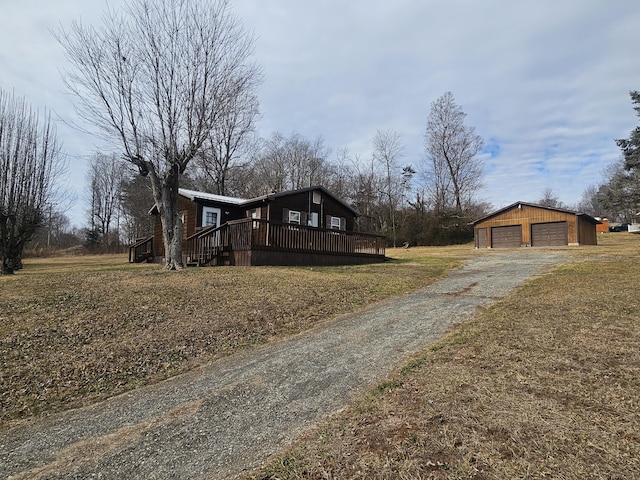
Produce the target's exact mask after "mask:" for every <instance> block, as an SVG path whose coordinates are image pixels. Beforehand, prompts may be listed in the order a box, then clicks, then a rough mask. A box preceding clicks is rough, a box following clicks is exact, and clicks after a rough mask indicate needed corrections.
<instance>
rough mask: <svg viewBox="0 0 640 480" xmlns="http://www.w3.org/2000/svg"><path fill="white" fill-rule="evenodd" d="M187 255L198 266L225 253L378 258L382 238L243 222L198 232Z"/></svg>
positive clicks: (300, 226) (291, 225)
mask: <svg viewBox="0 0 640 480" xmlns="http://www.w3.org/2000/svg"><path fill="white" fill-rule="evenodd" d="M188 241H190V242H192V245H191V246H190V249H189V251H190V252H191V255H193V256H195V257H197V259H198V262H197V263H198V264H200V265H201V264H203V263H202V262H204V263H208V262H210V261H211V259H212V258H213V257H212V255H215V254H217V253H219V252H220V251H221V250H222V249H227V250H235V251H241V250H272V251H281V252H294V253H313V254H328V255H356V256H361V255H363V256H369V255H375V256H382V257H384V255H385V247H386V237H384V236H383V235H374V234H369V233H358V232H345V231H343V230H331V229H323V228H315V227H309V226H306V225H295V224H289V223H277V222H271V221H268V220H261V219H253V218H245V219H240V220H232V221H229V222H227V223H226V224H224V225H222V226H220V227H217V228H210V227H209V228H207V229H205V230H201V231H200V232H197V233H195V234H193V235H191V236H190V237H189V238H188Z"/></svg>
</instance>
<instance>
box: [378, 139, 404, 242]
mask: <svg viewBox="0 0 640 480" xmlns="http://www.w3.org/2000/svg"><path fill="white" fill-rule="evenodd" d="M403 151H404V146H403V145H402V140H401V137H400V134H399V133H398V132H394V131H391V130H385V131H380V130H379V131H378V132H376V135H375V137H374V138H373V160H374V161H375V163H376V164H377V165H378V167H379V168H381V170H382V176H381V177H382V191H381V192H380V193H381V194H382V198H383V199H384V203H385V206H386V210H387V215H386V217H387V218H386V223H387V225H388V228H389V229H390V230H391V239H392V242H393V246H394V247H395V246H396V227H397V225H396V214H397V212H398V208H399V206H400V204H401V202H402V199H403V198H404V195H405V193H406V190H407V188H408V182H409V181H410V180H411V176H412V173H410V172H413V170H412V169H411V168H410V167H405V168H404V169H402V168H401V167H400V158H401V157H402V155H403Z"/></svg>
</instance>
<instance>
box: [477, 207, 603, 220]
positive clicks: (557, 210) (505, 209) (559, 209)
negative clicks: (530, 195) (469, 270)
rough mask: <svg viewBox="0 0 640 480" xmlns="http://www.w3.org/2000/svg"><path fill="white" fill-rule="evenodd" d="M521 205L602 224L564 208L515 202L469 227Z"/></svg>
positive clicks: (584, 214) (585, 215)
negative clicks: (567, 214)
mask: <svg viewBox="0 0 640 480" xmlns="http://www.w3.org/2000/svg"><path fill="white" fill-rule="evenodd" d="M521 205H524V206H527V207H535V208H544V209H545V210H553V211H554V212H563V213H569V214H572V215H576V216H578V217H582V218H584V219H585V220H587V221H589V222H592V223H594V224H599V223H602V222H600V221H599V220H596V219H595V218H593V217H592V216H590V215H587V214H586V213H579V212H575V211H573V210H567V209H564V208H556V207H547V206H544V205H537V204H535V203H528V202H516V203H512V204H511V205H508V206H506V207H504V208H501V209H500V210H496V211H495V212H493V213H490V214H489V215H486V216H484V217H482V218H479V219H478V220H475V221H473V222H471V225H475V224H477V223H480V222H483V221H485V220H488V219H489V218H492V217H495V216H498V215H500V214H501V213H504V212H506V211H509V210H511V209H513V208H518V207H520V206H521Z"/></svg>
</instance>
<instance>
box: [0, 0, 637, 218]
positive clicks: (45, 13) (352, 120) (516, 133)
mask: <svg viewBox="0 0 640 480" xmlns="http://www.w3.org/2000/svg"><path fill="white" fill-rule="evenodd" d="M230 3H231V8H232V10H233V11H234V12H235V13H236V14H237V16H238V17H239V18H240V19H241V21H242V22H243V24H244V26H245V28H246V29H248V30H249V31H252V32H253V33H254V35H255V38H256V42H255V55H254V59H255V61H256V62H257V63H258V64H259V65H261V67H262V69H263V71H264V82H263V84H262V85H261V86H260V88H259V91H258V97H259V100H260V106H261V112H262V114H261V118H260V120H259V122H258V131H259V133H260V134H261V135H262V136H263V137H269V136H271V135H272V134H273V133H274V132H280V133H283V134H284V135H286V136H288V135H290V134H292V133H298V134H300V135H302V136H304V137H306V138H308V139H311V140H312V139H315V138H316V137H318V136H321V137H322V138H323V139H324V144H325V146H326V147H328V148H329V149H330V150H331V152H332V154H331V156H330V158H329V159H330V160H335V159H336V157H337V153H338V151H339V150H341V149H345V148H346V149H348V150H349V152H350V154H351V155H352V156H355V155H359V156H360V157H362V158H368V157H369V156H370V155H371V151H372V142H373V138H374V136H375V134H376V132H377V131H383V130H391V131H394V132H397V133H399V134H400V135H401V138H402V143H403V145H404V150H403V157H402V159H401V162H402V164H407V165H412V166H414V168H420V165H421V164H423V163H424V162H425V155H424V133H425V128H426V123H427V119H428V116H429V112H430V108H431V104H432V102H434V101H435V100H436V99H437V98H438V97H440V96H441V95H442V94H444V93H445V92H447V91H449V92H451V93H452V94H453V96H454V99H455V101H456V103H457V104H458V105H460V107H461V108H462V110H463V111H464V112H465V113H466V114H467V117H466V119H465V123H466V125H467V126H470V127H475V129H476V133H477V134H479V135H480V136H481V137H482V138H483V139H484V143H485V146H484V149H483V152H482V154H481V155H480V156H479V159H480V160H481V161H482V162H483V165H484V178H483V181H484V188H483V189H482V190H481V191H480V192H478V195H477V197H478V199H479V200H481V201H484V202H488V203H490V204H491V205H493V207H495V208H496V209H497V208H502V207H504V206H506V205H509V204H511V203H514V202H516V201H528V202H535V201H537V200H539V199H540V198H542V196H543V192H544V190H545V189H547V188H550V189H551V190H552V192H553V193H554V194H555V196H556V197H558V198H559V200H560V201H562V202H563V203H564V204H566V205H569V206H573V205H576V204H577V203H578V202H579V201H580V198H581V196H582V193H583V192H584V191H585V189H586V188H587V187H589V186H591V185H599V184H601V183H602V182H603V172H604V170H605V168H606V167H607V166H608V165H610V164H612V163H614V162H616V161H618V160H619V158H620V151H619V149H618V147H617V146H616V144H615V139H616V138H626V137H628V135H629V133H630V132H631V130H632V129H633V128H634V127H635V126H637V125H638V123H639V119H638V117H637V116H636V114H635V112H634V110H633V106H632V104H631V100H630V98H629V91H630V90H640V57H638V54H637V48H638V45H640V2H638V1H637V0H609V1H607V2H605V1H603V0H562V1H558V0H553V1H551V0H519V1H513V0H483V1H475V0H394V1H388V0H387V1H381V0H314V1H308V0H260V1H258V0H231V2H230ZM108 4H109V5H110V6H111V7H114V8H118V7H119V6H121V5H122V4H124V0H109V2H108ZM106 5H107V3H106V2H105V1H103V0H0V88H2V89H4V90H7V91H14V92H15V94H16V95H17V96H24V97H25V98H26V99H27V101H28V102H30V103H31V105H33V106H34V107H35V108H37V109H40V110H42V109H44V108H48V109H50V110H51V111H52V112H53V116H54V118H55V120H56V124H57V132H58V138H59V139H60V140H61V142H62V144H63V150H64V152H65V153H66V155H67V158H68V162H69V164H68V169H67V174H66V176H65V179H64V181H63V183H64V185H65V188H67V190H68V191H69V193H70V194H71V196H72V197H73V198H75V200H76V201H75V202H74V204H73V205H72V206H71V207H70V208H69V210H68V211H67V215H68V216H69V217H70V218H71V220H72V223H73V224H75V225H76V226H78V227H82V226H84V225H85V224H86V220H85V218H86V210H87V206H86V198H85V197H86V193H85V188H84V185H85V179H86V172H87V165H88V163H89V159H90V158H91V156H92V155H93V154H94V153H95V152H96V151H97V150H102V151H104V150H105V149H109V148H112V149H113V151H117V146H115V148H113V147H114V145H104V144H102V143H100V141H99V140H97V139H96V138H95V137H92V136H90V135H88V134H87V133H85V132H82V131H79V130H78V129H75V128H72V127H71V126H70V124H72V123H74V122H76V123H77V122H79V120H78V118H77V116H76V114H75V111H74V107H73V98H72V97H71V96H70V95H69V94H68V93H67V92H66V90H65V87H64V84H63V82H62V77H61V74H60V71H61V70H63V69H65V68H68V64H67V62H66V59H65V57H64V51H63V49H62V47H61V46H60V45H59V44H58V43H57V42H56V40H55V39H54V37H53V35H52V33H51V32H52V30H53V31H55V30H57V29H58V28H59V27H60V26H64V27H68V26H69V25H70V24H71V22H72V21H73V20H79V19H81V20H82V22H83V23H90V24H93V25H99V24H100V22H101V16H102V12H103V11H104V9H105V7H106Z"/></svg>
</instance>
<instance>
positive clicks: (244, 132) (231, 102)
mask: <svg viewBox="0 0 640 480" xmlns="http://www.w3.org/2000/svg"><path fill="white" fill-rule="evenodd" d="M258 80H259V78H258V77H257V76H254V77H250V78H246V79H245V81H246V82H253V83H252V84H245V83H242V82H238V83H237V88H238V91H237V92H229V93H230V94H229V96H228V98H226V99H225V100H226V104H225V105H224V107H223V108H224V109H225V112H226V113H225V114H224V115H223V116H222V118H221V120H220V122H218V123H217V124H216V125H215V126H214V128H213V129H212V131H211V133H210V135H209V136H208V137H207V140H206V142H205V145H204V148H203V150H202V152H201V153H200V154H198V156H197V157H196V164H197V168H198V170H199V172H201V175H202V176H203V177H204V178H203V180H204V183H205V184H206V185H207V188H206V190H207V191H209V192H211V193H215V194H217V195H227V194H228V193H230V192H227V182H228V180H229V176H230V169H232V168H234V167H235V168H238V166H239V158H238V156H239V154H240V153H242V151H243V147H245V148H244V150H245V151H246V150H247V148H246V145H245V143H246V142H247V140H248V137H249V136H250V135H251V134H252V133H253V131H254V128H255V120H256V118H257V116H258V114H259V106H258V99H257V97H256V95H255V92H254V90H255V88H256V87H257V82H258Z"/></svg>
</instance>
